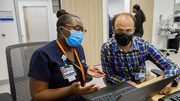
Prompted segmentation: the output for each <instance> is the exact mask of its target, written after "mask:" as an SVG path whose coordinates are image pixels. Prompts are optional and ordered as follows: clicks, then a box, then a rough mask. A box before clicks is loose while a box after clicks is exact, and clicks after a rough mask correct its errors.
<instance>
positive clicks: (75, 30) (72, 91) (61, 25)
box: [28, 9, 105, 101]
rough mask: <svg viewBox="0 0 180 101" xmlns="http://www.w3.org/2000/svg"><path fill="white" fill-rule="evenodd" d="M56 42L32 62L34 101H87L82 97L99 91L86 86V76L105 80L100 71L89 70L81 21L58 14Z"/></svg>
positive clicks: (35, 53)
mask: <svg viewBox="0 0 180 101" xmlns="http://www.w3.org/2000/svg"><path fill="white" fill-rule="evenodd" d="M57 17H58V21H57V32H58V34H57V40H54V41H52V42H50V43H48V44H47V45H45V46H43V47H41V48H39V49H38V50H36V51H35V52H34V54H33V55H32V58H31V62H30V70H29V74H28V75H29V77H30V92H31V96H32V98H33V100H35V101H55V100H56V101H84V99H83V98H82V96H81V95H84V94H89V93H93V92H95V91H97V90H99V89H100V87H99V86H95V85H96V84H91V85H89V86H84V84H85V76H86V74H88V75H90V76H93V77H97V78H99V77H103V76H104V75H105V74H104V73H103V72H102V71H100V70H99V69H98V68H97V67H88V65H87V64H86V60H85V55H84V50H83V47H82V46H81V42H82V39H83V33H85V32H86V30H85V29H84V28H83V25H82V22H81V20H80V18H79V17H77V16H75V15H72V14H69V13H67V12H66V11H65V10H62V9H61V10H59V11H58V12H57Z"/></svg>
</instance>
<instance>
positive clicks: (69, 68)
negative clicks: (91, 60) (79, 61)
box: [60, 65, 77, 82]
mask: <svg viewBox="0 0 180 101" xmlns="http://www.w3.org/2000/svg"><path fill="white" fill-rule="evenodd" d="M60 69H61V72H62V74H63V78H64V79H68V81H69V82H71V81H74V80H76V77H75V76H76V75H77V74H76V72H75V70H74V67H73V65H66V66H63V67H60Z"/></svg>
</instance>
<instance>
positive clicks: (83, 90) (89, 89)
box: [71, 82, 100, 95]
mask: <svg viewBox="0 0 180 101" xmlns="http://www.w3.org/2000/svg"><path fill="white" fill-rule="evenodd" d="M95 85H96V84H91V85H89V86H85V87H82V86H81V82H74V83H73V84H72V85H71V91H72V94H79V95H85V94H90V93H93V92H95V91H98V90H99V89H100V87H99V86H96V87H95Z"/></svg>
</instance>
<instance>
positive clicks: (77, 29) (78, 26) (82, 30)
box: [66, 24, 87, 33]
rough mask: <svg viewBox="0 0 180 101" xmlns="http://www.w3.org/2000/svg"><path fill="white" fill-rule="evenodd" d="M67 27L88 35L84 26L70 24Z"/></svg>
mask: <svg viewBox="0 0 180 101" xmlns="http://www.w3.org/2000/svg"><path fill="white" fill-rule="evenodd" d="M66 25H67V26H69V27H72V28H74V29H75V30H76V31H81V32H83V33H86V32H87V30H86V29H84V28H83V27H82V26H80V25H76V26H74V25H70V24H66Z"/></svg>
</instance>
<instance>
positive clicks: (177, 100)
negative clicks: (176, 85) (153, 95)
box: [158, 91, 180, 101]
mask: <svg viewBox="0 0 180 101" xmlns="http://www.w3.org/2000/svg"><path fill="white" fill-rule="evenodd" d="M158 101H180V91H176V92H174V93H171V94H169V95H166V96H164V97H162V98H160V99H158Z"/></svg>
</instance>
